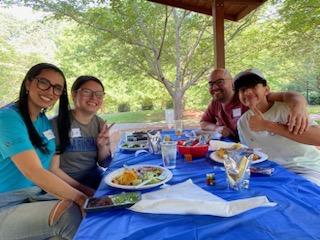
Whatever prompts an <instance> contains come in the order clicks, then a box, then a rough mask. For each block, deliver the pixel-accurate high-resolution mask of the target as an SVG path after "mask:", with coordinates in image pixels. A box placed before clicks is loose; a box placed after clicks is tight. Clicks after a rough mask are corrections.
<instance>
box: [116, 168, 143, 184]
mask: <svg viewBox="0 0 320 240" xmlns="http://www.w3.org/2000/svg"><path fill="white" fill-rule="evenodd" d="M112 182H113V183H116V184H119V185H127V186H133V185H137V184H138V182H139V179H138V174H137V172H136V170H134V169H125V170H124V171H123V173H122V174H120V175H119V176H117V177H115V178H114V179H112Z"/></svg>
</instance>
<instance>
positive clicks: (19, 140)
mask: <svg viewBox="0 0 320 240" xmlns="http://www.w3.org/2000/svg"><path fill="white" fill-rule="evenodd" d="M33 125H34V126H35V128H36V130H37V131H38V133H39V134H40V136H41V138H42V139H43V141H44V142H45V143H47V148H48V150H49V153H48V154H45V153H42V152H41V151H40V150H39V149H35V148H34V146H33V145H32V143H31V140H30V139H29V135H28V129H27V127H26V125H25V124H24V122H23V119H22V117H21V115H20V113H19V110H18V108H17V107H16V106H15V105H9V106H6V107H4V108H1V109H0V192H9V191H14V190H18V189H22V188H26V187H31V186H34V184H33V183H32V182H31V181H30V180H28V179H27V178H26V177H25V176H24V175H23V174H22V173H21V172H20V171H19V169H18V168H17V167H16V165H15V164H14V162H13V161H12V160H11V157H12V156H14V155H16V154H18V153H21V152H24V151H27V150H35V151H36V153H37V155H38V157H39V159H40V161H41V163H42V166H43V167H44V168H45V169H48V168H49V167H50V163H51V160H52V157H53V154H54V152H55V139H54V135H53V133H52V128H51V124H50V122H49V120H48V118H47V117H46V116H45V114H43V113H40V114H39V116H38V118H37V119H36V121H35V122H33ZM26 161H28V159H26Z"/></svg>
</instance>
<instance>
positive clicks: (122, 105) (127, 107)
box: [118, 103, 130, 112]
mask: <svg viewBox="0 0 320 240" xmlns="http://www.w3.org/2000/svg"><path fill="white" fill-rule="evenodd" d="M118 112H130V104H129V103H120V104H119V105H118Z"/></svg>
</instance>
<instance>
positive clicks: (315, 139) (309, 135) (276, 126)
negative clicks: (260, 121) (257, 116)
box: [266, 121, 320, 146]
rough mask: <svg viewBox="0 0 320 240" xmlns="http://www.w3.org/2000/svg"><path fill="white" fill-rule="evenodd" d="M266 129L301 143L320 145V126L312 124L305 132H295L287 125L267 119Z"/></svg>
mask: <svg viewBox="0 0 320 240" xmlns="http://www.w3.org/2000/svg"><path fill="white" fill-rule="evenodd" d="M266 130H267V131H269V132H272V133H275V134H277V135H280V136H283V137H286V138H289V139H291V140H293V141H296V142H299V143H303V144H309V145H315V146H320V126H310V127H309V128H308V130H307V131H305V132H304V133H302V134H294V133H292V132H290V131H289V129H288V126H287V125H284V124H280V123H276V122H271V121H267V123H266Z"/></svg>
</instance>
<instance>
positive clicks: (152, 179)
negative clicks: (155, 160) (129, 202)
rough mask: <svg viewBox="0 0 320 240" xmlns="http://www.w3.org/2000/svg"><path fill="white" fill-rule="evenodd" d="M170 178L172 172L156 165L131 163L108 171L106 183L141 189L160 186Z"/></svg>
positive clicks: (122, 187)
mask: <svg viewBox="0 0 320 240" xmlns="http://www.w3.org/2000/svg"><path fill="white" fill-rule="evenodd" d="M171 178H172V172H171V171H170V170H168V169H166V168H164V167H160V166H157V165H131V166H126V167H123V168H120V169H117V170H115V171H113V172H111V173H109V174H108V175H107V176H106V177H105V178H104V181H105V183H106V184H107V185H109V186H111V187H115V188H121V189H126V190H142V189H149V188H153V187H157V186H160V185H162V184H164V183H166V182H168V181H169V180H170V179H171Z"/></svg>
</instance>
